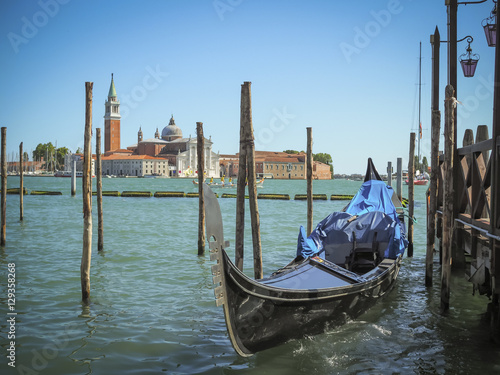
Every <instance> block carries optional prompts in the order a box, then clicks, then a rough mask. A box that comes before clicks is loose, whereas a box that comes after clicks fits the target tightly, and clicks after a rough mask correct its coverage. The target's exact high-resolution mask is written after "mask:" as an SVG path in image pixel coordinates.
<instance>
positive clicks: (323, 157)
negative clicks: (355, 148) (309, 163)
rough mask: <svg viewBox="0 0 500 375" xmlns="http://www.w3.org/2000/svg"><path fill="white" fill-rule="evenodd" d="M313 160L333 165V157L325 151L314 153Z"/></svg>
mask: <svg viewBox="0 0 500 375" xmlns="http://www.w3.org/2000/svg"><path fill="white" fill-rule="evenodd" d="M313 160H315V161H319V162H321V163H324V164H328V165H331V164H332V161H333V160H332V157H331V155H330V154H326V153H324V152H320V153H318V154H313Z"/></svg>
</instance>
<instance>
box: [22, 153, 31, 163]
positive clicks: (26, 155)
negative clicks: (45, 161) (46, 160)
mask: <svg viewBox="0 0 500 375" xmlns="http://www.w3.org/2000/svg"><path fill="white" fill-rule="evenodd" d="M29 160H30V155H29V154H28V153H27V152H26V151H24V153H23V161H29Z"/></svg>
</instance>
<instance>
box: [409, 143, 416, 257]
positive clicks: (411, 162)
mask: <svg viewBox="0 0 500 375" xmlns="http://www.w3.org/2000/svg"><path fill="white" fill-rule="evenodd" d="M414 179H415V133H410V155H409V161H408V215H409V216H410V217H409V219H408V257H410V258H411V257H412V256H413V229H414V228H413V216H414V200H415V180H414Z"/></svg>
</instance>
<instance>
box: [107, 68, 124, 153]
mask: <svg viewBox="0 0 500 375" xmlns="http://www.w3.org/2000/svg"><path fill="white" fill-rule="evenodd" d="M104 105H105V113H104V152H108V151H114V150H118V149H120V119H121V115H120V101H119V100H118V98H117V96H116V89H115V82H114V80H113V74H111V85H110V87H109V92H108V100H107V101H106V102H105V103H104Z"/></svg>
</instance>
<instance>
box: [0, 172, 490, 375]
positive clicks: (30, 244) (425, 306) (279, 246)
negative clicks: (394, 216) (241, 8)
mask: <svg viewBox="0 0 500 375" xmlns="http://www.w3.org/2000/svg"><path fill="white" fill-rule="evenodd" d="M18 183H19V179H18V178H16V177H9V179H8V185H9V187H17V186H18ZM360 184H361V182H355V181H346V180H334V181H314V193H324V194H327V195H328V197H329V196H330V194H354V193H355V192H356V191H357V189H358V187H359V186H360ZM25 186H26V187H27V188H28V189H30V190H31V189H35V190H57V191H61V192H63V194H64V195H62V196H30V195H28V196H25V197H24V204H25V211H24V213H25V219H24V221H23V222H20V221H19V198H18V197H17V196H12V195H9V196H8V198H7V245H6V247H5V248H4V249H1V250H0V285H1V289H0V303H1V311H0V315H1V316H2V319H1V320H0V332H1V337H0V340H1V341H0V344H1V346H2V349H3V353H4V354H3V355H2V359H1V360H0V373H1V374H236V373H238V374H239V373H242V374H299V373H309V374H379V373H383V374H392V373H394V374H445V373H446V374H491V373H500V348H498V347H494V346H493V345H492V344H491V343H490V341H489V338H488V333H489V329H488V326H487V325H484V324H482V323H481V314H483V313H484V312H485V311H486V305H487V303H488V299H487V298H486V297H484V296H478V295H476V296H472V285H471V284H469V283H467V282H465V281H464V280H463V279H462V278H453V281H452V287H451V290H452V295H451V310H450V312H449V314H448V316H446V317H444V316H442V315H440V313H439V265H438V264H437V263H435V266H434V269H435V271H434V280H435V286H434V288H431V289H427V288H425V287H424V273H425V199H424V192H425V187H420V186H417V187H416V216H417V219H418V223H417V224H416V227H415V247H414V251H415V253H414V257H413V258H412V259H410V258H405V259H404V261H403V267H402V269H401V272H400V277H399V280H398V284H397V286H396V288H395V289H394V290H393V291H392V292H391V293H390V295H389V296H388V297H387V298H385V299H384V300H382V301H381V303H379V304H378V305H376V306H375V307H374V308H372V309H371V310H370V311H369V312H367V313H366V314H364V315H362V316H361V317H360V319H358V320H356V321H352V322H350V323H348V324H346V325H345V326H342V327H339V328H335V329H333V330H331V331H329V332H327V333H325V334H323V335H319V336H316V337H311V338H306V339H303V340H299V341H294V342H290V343H288V344H286V345H283V346H280V347H277V348H274V349H271V350H267V351H264V352H261V353H258V354H256V355H255V356H253V357H250V358H240V357H238V356H237V355H236V354H235V352H234V351H233V349H232V347H231V344H230V342H229V339H228V337H227V334H226V328H225V323H224V317H223V311H222V309H221V308H217V307H216V306H215V302H214V297H213V289H212V281H211V280H212V277H211V271H210V267H211V265H212V264H213V262H211V261H210V260H209V256H208V254H207V255H205V256H202V257H198V256H197V228H198V225H197V220H198V206H197V205H198V200H197V199H196V198H195V199H193V198H121V197H104V198H103V211H104V251H103V252H102V253H98V252H97V245H96V242H97V233H96V229H97V218H96V216H95V212H94V225H93V227H94V228H93V229H94V236H93V252H92V268H91V300H92V302H91V304H90V305H89V306H86V305H83V304H82V303H81V287H80V262H81V254H82V235H83V214H82V198H81V181H80V180H79V181H78V185H77V189H78V191H77V196H76V197H71V196H70V179H65V178H50V177H44V178H35V177H31V178H25ZM103 189H104V190H118V191H125V190H147V191H152V192H154V191H184V192H195V191H197V187H195V186H194V185H193V184H192V182H191V180H176V179H104V180H103ZM235 191H236V189H233V190H231V189H224V190H220V191H219V193H221V192H235ZM259 192H262V193H285V194H290V196H291V197H292V199H293V196H294V195H295V194H298V193H305V192H306V182H305V181H274V180H266V182H265V184H264V187H263V188H262V189H259ZM404 194H406V193H404ZM95 203H96V201H95V198H94V204H95ZM219 203H220V205H221V210H222V214H223V217H224V233H225V237H226V240H229V241H230V242H234V228H235V219H234V215H235V199H219ZM345 204H346V202H345V201H336V202H335V201H330V200H328V201H315V202H314V222H315V223H317V222H318V221H320V220H321V219H323V218H324V217H325V216H326V215H328V214H329V213H330V212H331V211H334V210H339V209H341V208H342V207H343V206H344V205H345ZM94 211H96V210H95V209H94ZM259 211H260V218H261V236H262V246H263V263H264V273H265V274H269V273H270V272H272V271H273V270H275V269H276V268H277V267H280V266H282V265H284V264H285V263H287V262H288V261H289V260H290V259H291V258H292V257H293V256H294V254H295V248H296V241H297V235H298V229H299V225H305V224H306V202H305V201H294V200H291V201H272V200H259ZM247 212H248V210H247ZM249 224H250V221H249V218H248V217H247V230H246V233H245V238H246V248H247V249H249V250H248V251H247V254H250V253H251V251H250V249H251V233H250V230H249V227H250V225H249ZM229 252H230V254H233V251H232V249H230V250H229ZM436 260H437V259H436ZM12 263H14V264H15V272H16V278H15V284H16V285H15V289H16V290H15V297H16V301H15V312H16V313H17V315H16V316H15V317H16V324H15V326H14V328H15V336H16V337H15V340H14V341H15V365H16V367H15V368H12V367H10V366H8V364H7V363H8V362H10V360H9V359H8V358H7V355H8V353H9V350H8V349H9V345H10V344H9V342H10V340H8V338H7V335H8V333H9V332H11V331H10V329H11V325H10V324H9V322H8V319H9V318H10V317H11V315H8V313H9V311H8V306H9V305H8V301H7V300H8V296H7V289H8V288H7V284H8V277H7V276H8V275H7V274H8V265H9V264H12ZM251 267H252V259H251V257H250V255H248V256H247V257H246V258H245V272H246V273H247V274H249V275H251V274H252V269H251Z"/></svg>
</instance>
